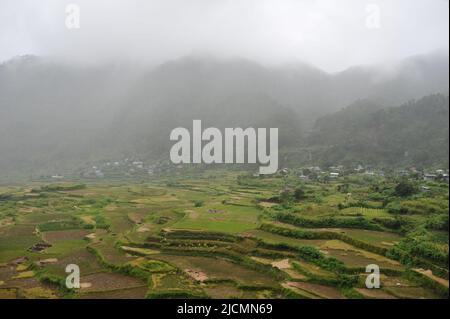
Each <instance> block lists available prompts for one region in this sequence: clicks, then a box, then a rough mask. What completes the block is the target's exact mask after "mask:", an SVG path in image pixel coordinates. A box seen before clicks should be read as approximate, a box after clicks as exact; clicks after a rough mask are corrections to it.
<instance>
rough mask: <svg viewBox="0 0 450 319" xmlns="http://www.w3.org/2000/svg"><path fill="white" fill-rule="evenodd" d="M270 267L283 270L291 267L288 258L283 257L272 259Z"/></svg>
mask: <svg viewBox="0 0 450 319" xmlns="http://www.w3.org/2000/svg"><path fill="white" fill-rule="evenodd" d="M271 265H272V267H275V268H278V269H280V270H285V269H289V268H291V264H290V263H289V259H283V260H279V261H274V262H273V263H272V264H271Z"/></svg>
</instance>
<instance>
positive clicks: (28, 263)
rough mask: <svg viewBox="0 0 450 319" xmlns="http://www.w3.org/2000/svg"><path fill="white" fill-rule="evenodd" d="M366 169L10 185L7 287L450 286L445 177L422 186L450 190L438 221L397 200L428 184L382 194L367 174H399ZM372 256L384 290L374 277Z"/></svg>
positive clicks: (169, 292) (325, 290)
mask: <svg viewBox="0 0 450 319" xmlns="http://www.w3.org/2000/svg"><path fill="white" fill-rule="evenodd" d="M361 181H362V183H365V184H363V185H361ZM361 181H358V183H354V184H352V183H351V182H348V181H343V180H337V181H333V182H326V183H319V182H310V183H307V184H303V183H301V182H300V181H298V180H297V179H296V178H295V177H293V176H279V175H277V176H273V177H270V178H260V177H252V176H250V175H247V174H245V173H229V172H222V171H217V172H214V173H211V172H209V173H208V174H198V176H195V177H191V178H182V177H160V178H158V179H155V180H153V181H151V182H141V183H137V182H136V183H131V182H130V183H117V182H114V183H113V182H111V183H107V182H103V183H96V184H94V183H91V184H87V185H85V184H79V185H75V184H74V183H61V184H58V185H34V184H33V185H25V186H23V187H3V188H2V189H1V193H0V195H1V196H0V298H313V299H315V298H332V299H343V298H381V299H392V298H446V297H447V296H448V186H444V187H443V186H442V185H437V184H436V185H432V186H431V187H432V188H433V192H432V193H431V194H427V195H426V196H428V197H427V200H428V201H431V202H433V201H434V202H439V203H441V204H442V202H444V201H447V208H446V209H447V229H445V228H444V229H443V230H442V229H437V227H436V226H433V225H435V224H436V219H438V218H441V217H442V216H441V215H439V214H437V213H435V212H431V211H426V210H425V211H423V212H420V211H419V212H415V213H413V214H407V215H402V216H399V215H395V214H394V213H393V212H392V210H390V209H389V207H390V206H389V205H390V204H389V203H397V204H400V205H401V203H402V201H403V200H408V201H414V200H418V201H419V200H420V201H423V198H422V197H420V198H408V199H401V198H396V197H393V196H392V195H389V196H390V197H388V199H386V200H382V199H379V198H376V199H374V198H373V197H375V195H376V194H375V193H376V192H378V191H373V192H369V191H367V190H368V188H369V187H370V185H371V184H373V183H375V182H377V183H384V185H385V189H384V191H385V193H384V194H386V192H387V191H386V189H387V190H389V189H392V188H393V187H394V186H395V185H394V182H392V181H389V180H382V181H375V182H374V181H366V182H364V179H361ZM344 182H345V183H346V184H349V185H350V189H351V198H349V195H348V194H347V193H350V191H349V190H346V193H345V194H343V193H342V192H340V191H339V190H338V189H339V186H340V185H342V184H343V183H344ZM299 187H300V188H302V190H303V195H302V196H301V198H297V197H296V196H295V193H294V192H293V191H292V192H291V191H290V190H291V189H295V188H299ZM347 188H348V187H347ZM420 196H422V195H420ZM423 196H425V195H423ZM391 205H392V204H391ZM443 205H445V204H443ZM399 225H400V226H399ZM430 225H431V226H430ZM418 242H420V245H417V244H414V243H418ZM418 248H420V249H418ZM445 258H447V262H446V261H445ZM68 264H76V265H78V266H79V267H80V274H81V286H80V288H79V289H68V288H66V286H65V279H66V276H67V275H68V274H67V273H66V272H65V268H66V266H67V265H68ZM370 264H376V265H378V266H379V267H380V272H381V288H379V289H367V288H366V286H365V280H366V277H367V275H368V273H366V272H365V268H366V266H367V265H370Z"/></svg>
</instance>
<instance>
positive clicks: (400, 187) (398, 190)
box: [395, 180, 417, 197]
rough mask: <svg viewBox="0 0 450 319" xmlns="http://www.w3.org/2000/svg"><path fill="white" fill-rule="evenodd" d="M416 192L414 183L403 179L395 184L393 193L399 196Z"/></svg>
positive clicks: (406, 195)
mask: <svg viewBox="0 0 450 319" xmlns="http://www.w3.org/2000/svg"><path fill="white" fill-rule="evenodd" d="M416 192H417V189H416V187H415V186H414V184H412V183H410V182H408V181H406V180H404V181H401V182H400V183H398V184H397V186H395V195H397V196H399V197H408V196H411V195H413V194H415V193H416Z"/></svg>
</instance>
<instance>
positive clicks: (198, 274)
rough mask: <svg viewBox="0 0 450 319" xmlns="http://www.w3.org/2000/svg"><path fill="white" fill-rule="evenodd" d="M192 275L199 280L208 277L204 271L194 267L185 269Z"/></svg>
mask: <svg viewBox="0 0 450 319" xmlns="http://www.w3.org/2000/svg"><path fill="white" fill-rule="evenodd" d="M184 271H185V272H186V273H187V274H188V275H189V276H190V277H192V278H194V279H195V280H197V281H201V282H203V281H205V280H207V279H208V276H207V275H206V274H205V273H204V272H202V271H198V270H193V269H185V270H184Z"/></svg>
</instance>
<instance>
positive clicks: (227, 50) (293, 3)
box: [0, 0, 449, 71]
mask: <svg viewBox="0 0 450 319" xmlns="http://www.w3.org/2000/svg"><path fill="white" fill-rule="evenodd" d="M71 3H74V4H77V5H79V8H80V28H79V29H68V28H67V27H66V25H65V22H66V12H65V9H66V5H67V4H71ZM374 5H375V6H374ZM448 11H449V8H448V0H380V1H375V0H374V1H364V0H72V1H65V0H39V1H36V0H0V61H4V60H7V59H9V58H11V57H13V56H16V55H23V54H37V55H45V56H57V57H62V58H66V59H69V60H70V61H77V62H91V63H92V62H101V61H108V60H110V59H133V60H136V61H146V62H151V63H160V62H163V61H165V60H168V59H174V58H177V57H180V56H184V55H189V54H213V55H220V56H225V57H228V56H239V57H244V58H250V59H255V60H257V61H259V62H261V63H270V64H274V63H275V64H278V63H291V62H295V61H304V62H309V63H311V64H314V65H316V66H318V67H320V68H322V69H325V70H327V71H337V70H342V69H344V68H346V67H349V66H352V65H358V64H374V63H380V62H385V61H389V62H391V61H395V60H398V59H401V58H404V57H407V56H411V55H416V54H422V53H428V52H432V51H436V50H443V51H448V45H449V42H448V38H449V15H448Z"/></svg>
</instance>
